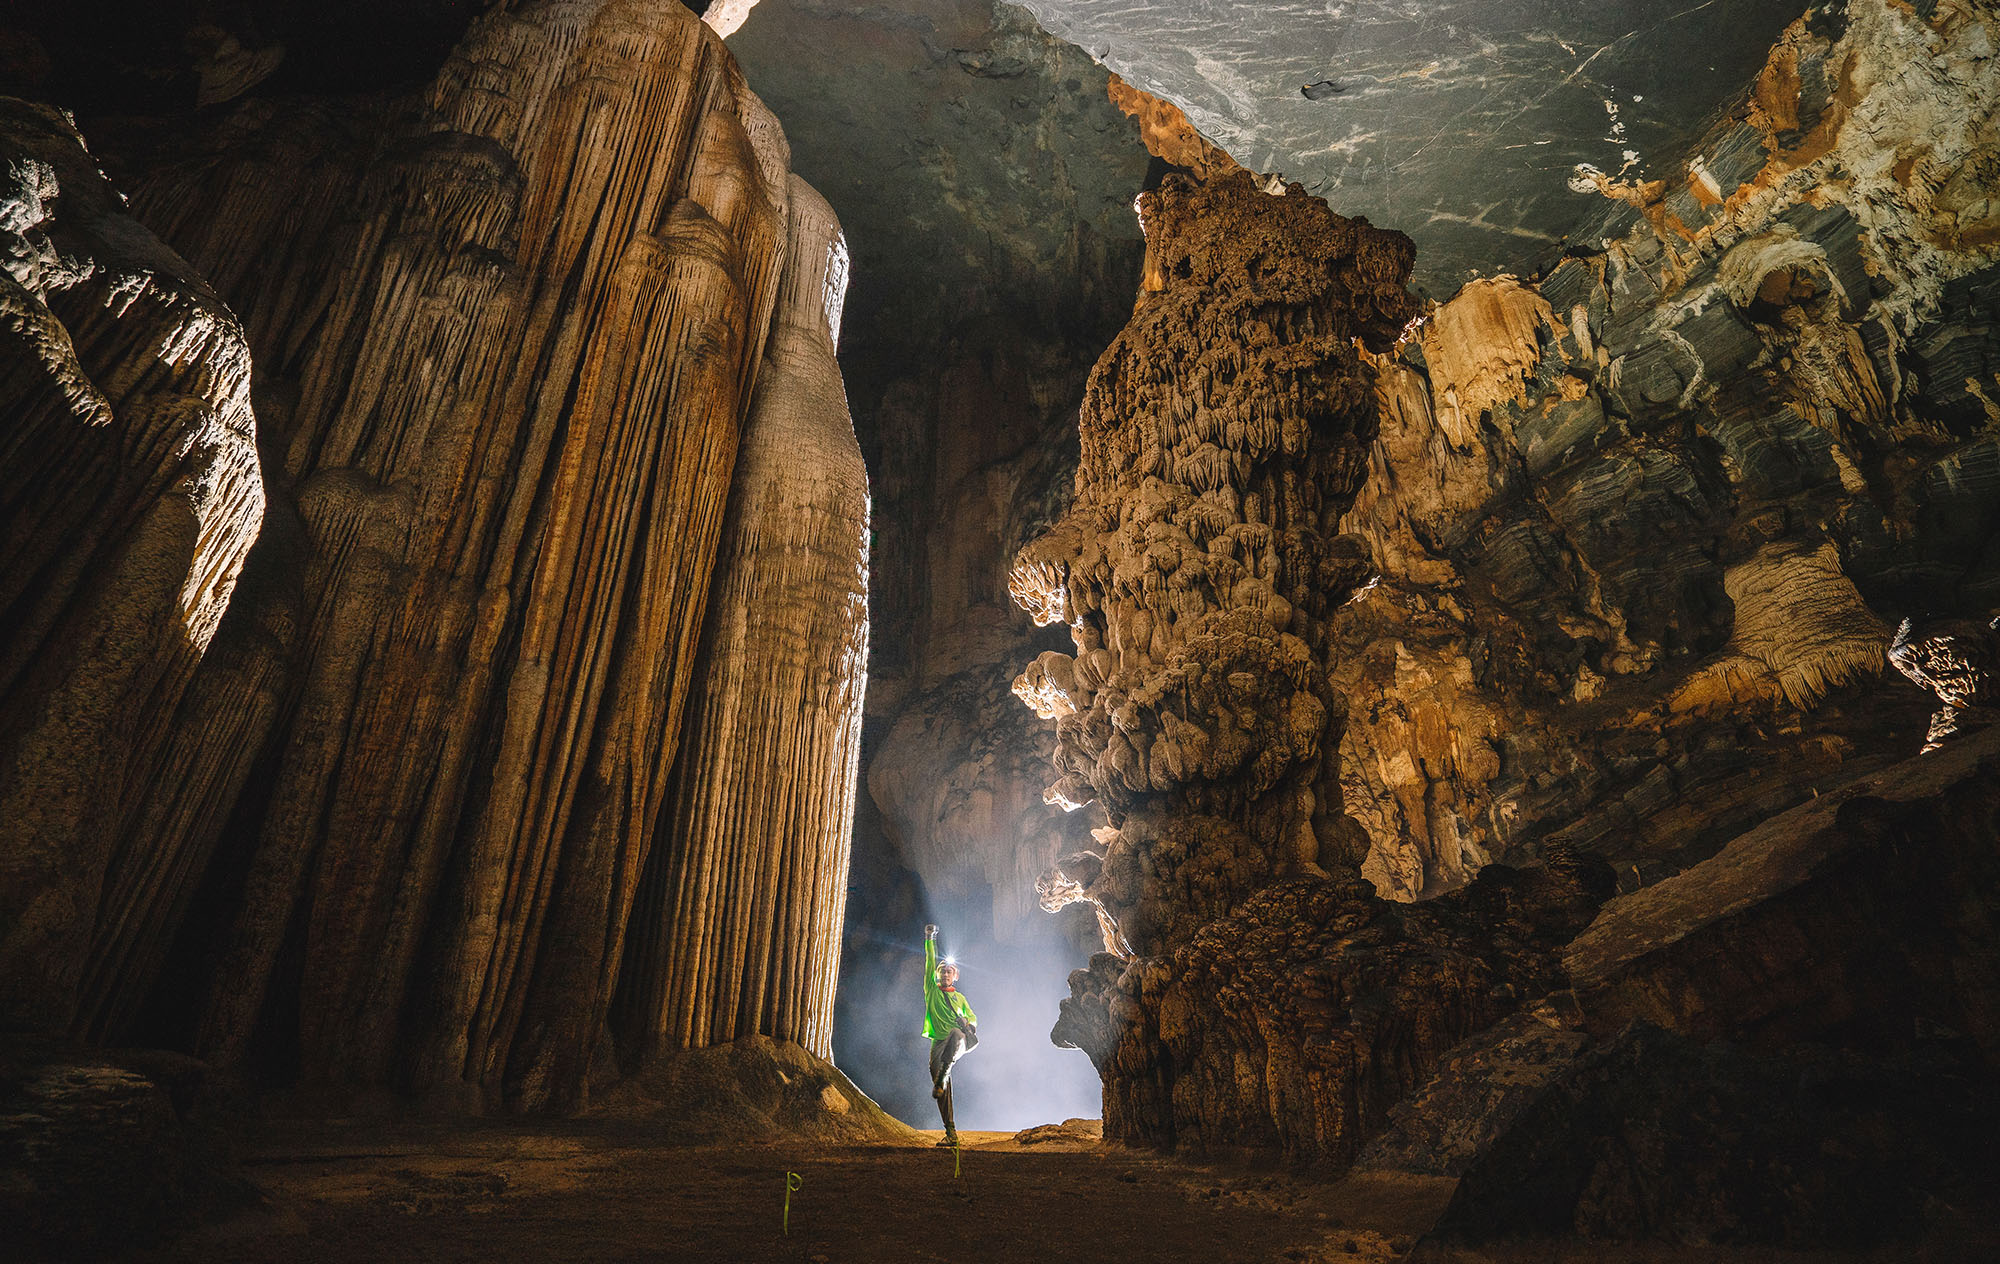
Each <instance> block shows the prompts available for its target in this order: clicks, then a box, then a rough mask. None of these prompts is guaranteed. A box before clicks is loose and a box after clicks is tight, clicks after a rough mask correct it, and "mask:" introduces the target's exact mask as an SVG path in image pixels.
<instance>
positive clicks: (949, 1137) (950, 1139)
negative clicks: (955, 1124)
mask: <svg viewBox="0 0 2000 1264" xmlns="http://www.w3.org/2000/svg"><path fill="white" fill-rule="evenodd" d="M957 1144H958V1134H957V1133H955V1132H947V1133H946V1134H944V1140H942V1141H940V1142H938V1149H940V1150H949V1149H951V1148H952V1147H953V1146H955V1145H957Z"/></svg>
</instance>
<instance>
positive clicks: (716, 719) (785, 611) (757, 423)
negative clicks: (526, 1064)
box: [617, 176, 868, 1057]
mask: <svg viewBox="0 0 2000 1264" xmlns="http://www.w3.org/2000/svg"><path fill="white" fill-rule="evenodd" d="M790 201H791V239H790V246H789V249H788V251H787V263H786V269H785V274H784V278H783V282H782V286H781V294H780V298H779V301H778V310H777V314H776V317H775V319H774V321H773V324H772V330H771V341H770V344H769V348H768V350H767V351H766V352H765V355H764V364H763V368H762V369H761V370H760V372H759V373H758V377H757V391H756V398H755V400H754V402H753V403H752V405H751V410H750V418H749V421H748V423H747V428H746V432H745V435H744V440H743V448H742V452H741V455H740V457H739V459H738V462H737V469H736V477H735V481H734V483H733V485H732V486H731V488H730V494H729V515H728V520H727V522H726V523H725V524H724V527H723V536H722V546H721V550H720V556H719V558H718V561H717V565H716V576H715V587H714V590H713V592H712V593H711V594H710V598H709V614H708V625H707V627H706V629H705V630H704V632H703V636H702V652H701V658H700V660H699V664H698V668H697V674H698V675H697V683H696V685H695V688H694V696H693V699H692V701H691V705H690V708H689V713H688V725H687V733H686V739H685V741H684V742H683V744H682V748H681V756H680V762H679V765H678V767H677V768H676V770H675V774H674V781H673V788H672V803H671V807H670V809H669V811H668V812H667V814H666V815H665V817H664V818H663V828H662V832H661V835H660V838H659V841H658V843H657V845H656V846H655V848H654V850H653V854H652V858H651V861H650V863H649V865H648V867H647V871H646V874H645V878H644V881H643V884H642V889H641V894H640V897H639V901H638V904H637V905H636V906H635V908H634V909H633V914H632V930H631V934H630V936H629V938H628V940H627V954H626V962H625V973H624V975H623V976H622V977H621V980H620V985H619V993H620V995H619V1005H618V1011H617V1016H618V1024H619V1026H620V1028H621V1029H622V1031H623V1034H624V1036H625V1039H626V1042H627V1044H628V1046H629V1047H630V1048H631V1049H632V1051H633V1052H634V1053H636V1054H638V1055H640V1056H645V1055H649V1054H653V1053H657V1052H659V1051H661V1050H665V1049H677V1048H699V1047H703V1046H707V1045H711V1044H719V1043H723V1042H727V1041H731V1040H735V1039H737V1038H739V1037H743V1036H749V1035H754V1034H761V1035H770V1036H775V1037H778V1038H780V1039H785V1040H793V1041H797V1042H798V1043H799V1044H802V1045H804V1046H805V1047H806V1048H808V1049H810V1050H812V1051H813V1052H814V1053H816V1054H818V1055H820V1056H821V1057H829V1056H831V1052H832V1039H833V991H834V979H835V974H836V972H837V970H838V967H839V961H840V928H841V915H842V911H843V907H844V904H845V900H846V888H847V862H848V843H849V832H850V827H851V825H852V823H853V815H854V793H855V774H856V767H857V760H858V758H859V754H860V741H861V706H862V692H863V689H864V686H865V684H866V678H867V660H868V589H867V580H868V552H867V549H868V538H867V533H868V476H867V471H866V469H865V468H864V467H863V465H862V461H861V449H860V446H859V445H858V444H857V442H856V441H855V437H854V425H853V422H852V421H851V419H850V418H849V416H848V411H847V399H846V394H845V391H844V389H843V388H842V385H841V380H840V372H839V368H838V366H837V365H836V364H835V362H834V343H835V340H836V339H837V337H838V335H839V326H840V308H841V303H842V300H843V298H844V297H845V293H846V288H847V249H846V245H845V243H844V242H843V241H842V239H841V235H840V225H839V224H838V223H837V222H836V221H835V220H834V217H833V212H832V210H831V209H830V208H829V207H828V206H827V205H826V203H825V201H824V200H823V199H821V198H820V196H819V195H818V194H817V193H815V192H814V191H813V190H812V188H811V187H810V186H808V185H807V184H805V182H804V181H802V180H800V179H798V178H797V177H796V176H794V177H793V178H792V182H791V199H790Z"/></svg>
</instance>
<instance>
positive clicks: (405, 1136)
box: [132, 1123, 1996, 1264]
mask: <svg viewBox="0 0 2000 1264" xmlns="http://www.w3.org/2000/svg"><path fill="white" fill-rule="evenodd" d="M1052 1131H1053V1130H1052ZM937 1136H938V1134H936V1133H932V1134H928V1135H927V1136H926V1137H925V1138H924V1142H925V1143H924V1144H903V1145H872V1146H826V1145H817V1146H811V1147H807V1146H802V1145H782V1144H781V1145H768V1146H753V1147H728V1148H722V1147H705V1148H693V1149H690V1148H676V1147H670V1146H666V1145H663V1144H661V1142H660V1140H659V1138H658V1136H657V1135H648V1134H646V1133H645V1132H643V1131H639V1130H636V1129H635V1128H634V1127H633V1126H631V1125H629V1124H625V1125H618V1126H613V1125H606V1124H591V1123H569V1124H563V1125H544V1126H535V1127H526V1126H522V1125H518V1124H513V1125H493V1126H487V1127H479V1128H472V1129H468V1128H467V1127H465V1126H464V1125H453V1126H449V1127H446V1126H443V1125H439V1126H436V1127H429V1128H427V1127H420V1126H414V1125H396V1126H390V1125H384V1124H379V1123H376V1124H350V1125H343V1124H325V1123H317V1124H313V1125H310V1126H295V1127H283V1128H280V1127H275V1126H267V1128H266V1130H265V1131H263V1132H262V1133H261V1134H260V1135H258V1136H257V1137H255V1138H254V1139H253V1140H252V1141H251V1142H250V1143H249V1144H247V1145H246V1146H245V1147H244V1149H243V1150H242V1158H243V1159H244V1161H245V1165H246V1169H247V1170H248V1172H249V1173H250V1176H251V1178H252V1179H253V1181H254V1182H255V1183H256V1184H257V1186H258V1187H259V1188H260V1189H261V1190H262V1192H263V1204H262V1206H260V1207H258V1208H257V1209H256V1210H254V1211H252V1212H250V1213H247V1214H244V1215H239V1216H238V1217H236V1218H235V1219H233V1220H231V1221H229V1222H227V1223H225V1224H223V1225H221V1226H219V1227H218V1228H216V1229H213V1230H210V1231H206V1232H204V1233H201V1234H199V1235H197V1236H196V1237H194V1238H191V1239H189V1240H187V1241H185V1242H183V1243H181V1244H180V1245H179V1246H177V1247H175V1248H174V1249H172V1250H169V1251H164V1252H153V1253H148V1254H146V1255H142V1256H136V1257H132V1258H134V1259H139V1260H146V1261H204V1262H206V1261H217V1260H228V1261H244V1262H246V1264H248V1262H254V1261H274V1262H275V1261H287V1262H290V1261H299V1262H301V1264H306V1262H311V1261H328V1262H339V1264H349V1262H353V1264H361V1262H363V1261H367V1262H369V1264H374V1262H377V1261H398V1260H423V1261H438V1262H444V1261H502V1260H505V1261H515V1260H560V1261H609V1260H661V1261H687V1262H688V1264H703V1262H708V1261H745V1260H748V1261H776V1262H785V1261H799V1262H801V1264H862V1262H868V1264H873V1262H875V1261H882V1262H886V1264H929V1262H931V1261H937V1262H939V1264H943V1262H945V1261H949V1262H950V1264H969V1262H974V1261H1002V1262H1009V1261H1023V1262H1027V1261H1033V1262H1035V1264H1064V1262H1068V1261H1075V1262H1077V1264H1083V1262H1085V1261H1088V1262H1089V1264H1107V1261H1130V1262H1132V1264H1175V1262H1178V1261H1190V1262H1192V1261H1201V1262H1203V1264H1213V1262H1215V1261H1277V1262H1298V1264H1332V1262H1335V1261H1339V1262H1341V1264H1346V1262H1348V1261H1389V1260H1400V1259H1407V1258H1413V1257H1412V1248H1413V1246H1415V1245H1416V1234H1415V1233H1413V1232H1411V1231H1410V1228H1411V1226H1418V1227H1419V1229H1420V1227H1421V1226H1422V1225H1423V1224H1426V1223H1428V1217H1429V1216H1430V1215H1432V1214H1434V1213H1435V1210H1436V1207H1437V1206H1438V1199H1439V1198H1440V1197H1441V1196H1442V1195H1443V1194H1444V1193H1448V1188H1446V1189H1442V1190H1440V1189H1434V1188H1425V1187H1409V1188H1389V1187H1385V1186H1380V1185H1377V1186H1374V1187H1355V1186H1353V1185H1352V1184H1351V1183H1350V1184H1348V1185H1343V1186H1328V1185H1324V1184H1316V1183H1313V1182H1307V1181H1301V1180H1294V1179H1292V1178H1290V1177H1287V1176H1283V1175H1277V1174H1272V1173H1266V1172H1255V1171H1246V1170H1242V1169H1233V1170H1231V1169H1211V1168H1203V1167H1196V1166H1190V1165H1188V1164H1185V1163H1181V1162H1176V1161H1173V1160H1169V1159H1164V1158H1161V1157H1158V1156H1154V1155H1148V1154H1136V1153H1132V1152H1129V1151H1124V1150H1119V1149H1114V1148H1107V1147H1104V1146H1103V1145H1101V1144H1100V1143H1098V1142H1097V1141H1096V1140H1095V1139H1094V1138H1092V1137H1090V1136H1088V1135H1085V1134H1084V1131H1083V1130H1082V1129H1079V1128H1075V1127H1072V1128H1070V1129H1068V1130H1066V1131H1064V1132H1062V1133H1061V1134H1060V1135H1058V1136H1056V1137H1054V1138H1053V1139H1051V1140H1049V1141H1046V1142H1043V1143H1040V1144H1033V1145H1024V1144H1021V1143H1020V1142H1019V1141H1017V1140H1016V1139H1015V1137H1014V1136H1013V1135H1012V1134H1006V1133H968V1134H965V1137H964V1145H963V1146H962V1148H961V1150H960V1151H959V1152H958V1153H957V1154H956V1155H954V1154H953V1152H952V1151H950V1150H941V1149H936V1148H933V1147H932V1146H931V1145H930V1144H928V1143H929V1142H932V1141H935V1140H936V1138H937ZM954 1168H955V1169H956V1170H954ZM787 1173H796V1174H797V1176H798V1182H797V1185H798V1188H797V1189H796V1191H795V1192H793V1193H792V1195H791V1212H790V1232H789V1234H787V1233H786V1232H785V1231H784V1224H783V1214H784V1200H785V1185H786V1174H787ZM1414 1258H1417V1259H1421V1260H1441V1261H1459V1262H1462V1264H1527V1262H1528V1261H1536V1262H1550V1264H1554V1262H1559V1261H1575V1262H1577V1264H1582V1262H1583V1261H1594V1262H1595V1261H1630V1262H1632V1264H1656V1262H1657V1264H1667V1262H1669V1261H1682V1260H1696V1259H1699V1260H1703V1261H1724V1262H1729V1264H1785V1262H1791V1261H1799V1262H1804V1261H1825V1260H1831V1259H1835V1258H1842V1257H1834V1256H1828V1255H1823V1254H1815V1255H1801V1254H1794V1253H1789V1252H1777V1251H1722V1252H1713V1251H1699V1252H1698V1251H1689V1250H1684V1249H1683V1250H1675V1249H1667V1248H1648V1247H1641V1248H1611V1247H1604V1246H1597V1245H1578V1244H1564V1245H1556V1244H1544V1245H1537V1244H1523V1245H1520V1246H1514V1247H1509V1248H1507V1249H1505V1250H1481V1251H1454V1252H1438V1251H1436V1250H1434V1249H1431V1248H1420V1249H1418V1250H1417V1251H1416V1253H1415V1256H1414ZM1872 1258H1875V1259H1879V1260H1884V1261H1886V1260H1892V1259H1893V1260H1897V1261H1918V1260H1923V1261H1936V1262H1937V1264H1945V1262H1947V1261H1955V1260H1958V1259H1969V1258H1981V1257H1978V1256H1965V1255H1963V1254H1961V1253H1956V1252H1953V1253H1945V1254H1937V1253H1934V1252H1916V1251H1911V1250H1908V1249H1905V1250H1900V1251H1897V1252H1894V1253H1890V1254H1884V1255H1878V1256H1875V1257H1872ZM1983 1258H1988V1259H1991V1258H1996V1257H1994V1256H1984V1257H1983Z"/></svg>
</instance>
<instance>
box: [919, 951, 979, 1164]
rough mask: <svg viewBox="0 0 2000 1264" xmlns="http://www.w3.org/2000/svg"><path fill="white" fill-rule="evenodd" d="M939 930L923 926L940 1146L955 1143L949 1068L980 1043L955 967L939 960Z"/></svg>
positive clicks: (926, 999)
mask: <svg viewBox="0 0 2000 1264" xmlns="http://www.w3.org/2000/svg"><path fill="white" fill-rule="evenodd" d="M937 937H938V928H937V927H935V926H926V927H924V1035H926V1036H928V1037H929V1038H930V1042H931V1096H932V1097H934V1098H936V1099H937V1104H938V1114H939V1115H941V1116H943V1117H944V1140H942V1141H940V1142H938V1144H939V1145H941V1146H953V1145H957V1144H958V1129H957V1128H956V1127H954V1126H953V1124H952V1121H951V1068H952V1064H953V1063H955V1062H957V1061H958V1060H959V1059H960V1058H962V1057H964V1056H965V1055H966V1054H968V1053H971V1052H972V1050H973V1047H974V1046H975V1045H977V1044H978V1043H979V1018H978V1016H977V1015H975V1014H974V1013H973V1012H972V1006H971V1005H970V1004H968V1003H967V1002H966V999H965V998H964V997H963V996H960V995H959V993H958V967H957V966H955V965H953V964H952V963H951V962H949V961H939V960H938V951H937Z"/></svg>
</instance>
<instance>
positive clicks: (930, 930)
mask: <svg viewBox="0 0 2000 1264" xmlns="http://www.w3.org/2000/svg"><path fill="white" fill-rule="evenodd" d="M924 938H925V939H936V938H937V927H935V926H926V927H924Z"/></svg>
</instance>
